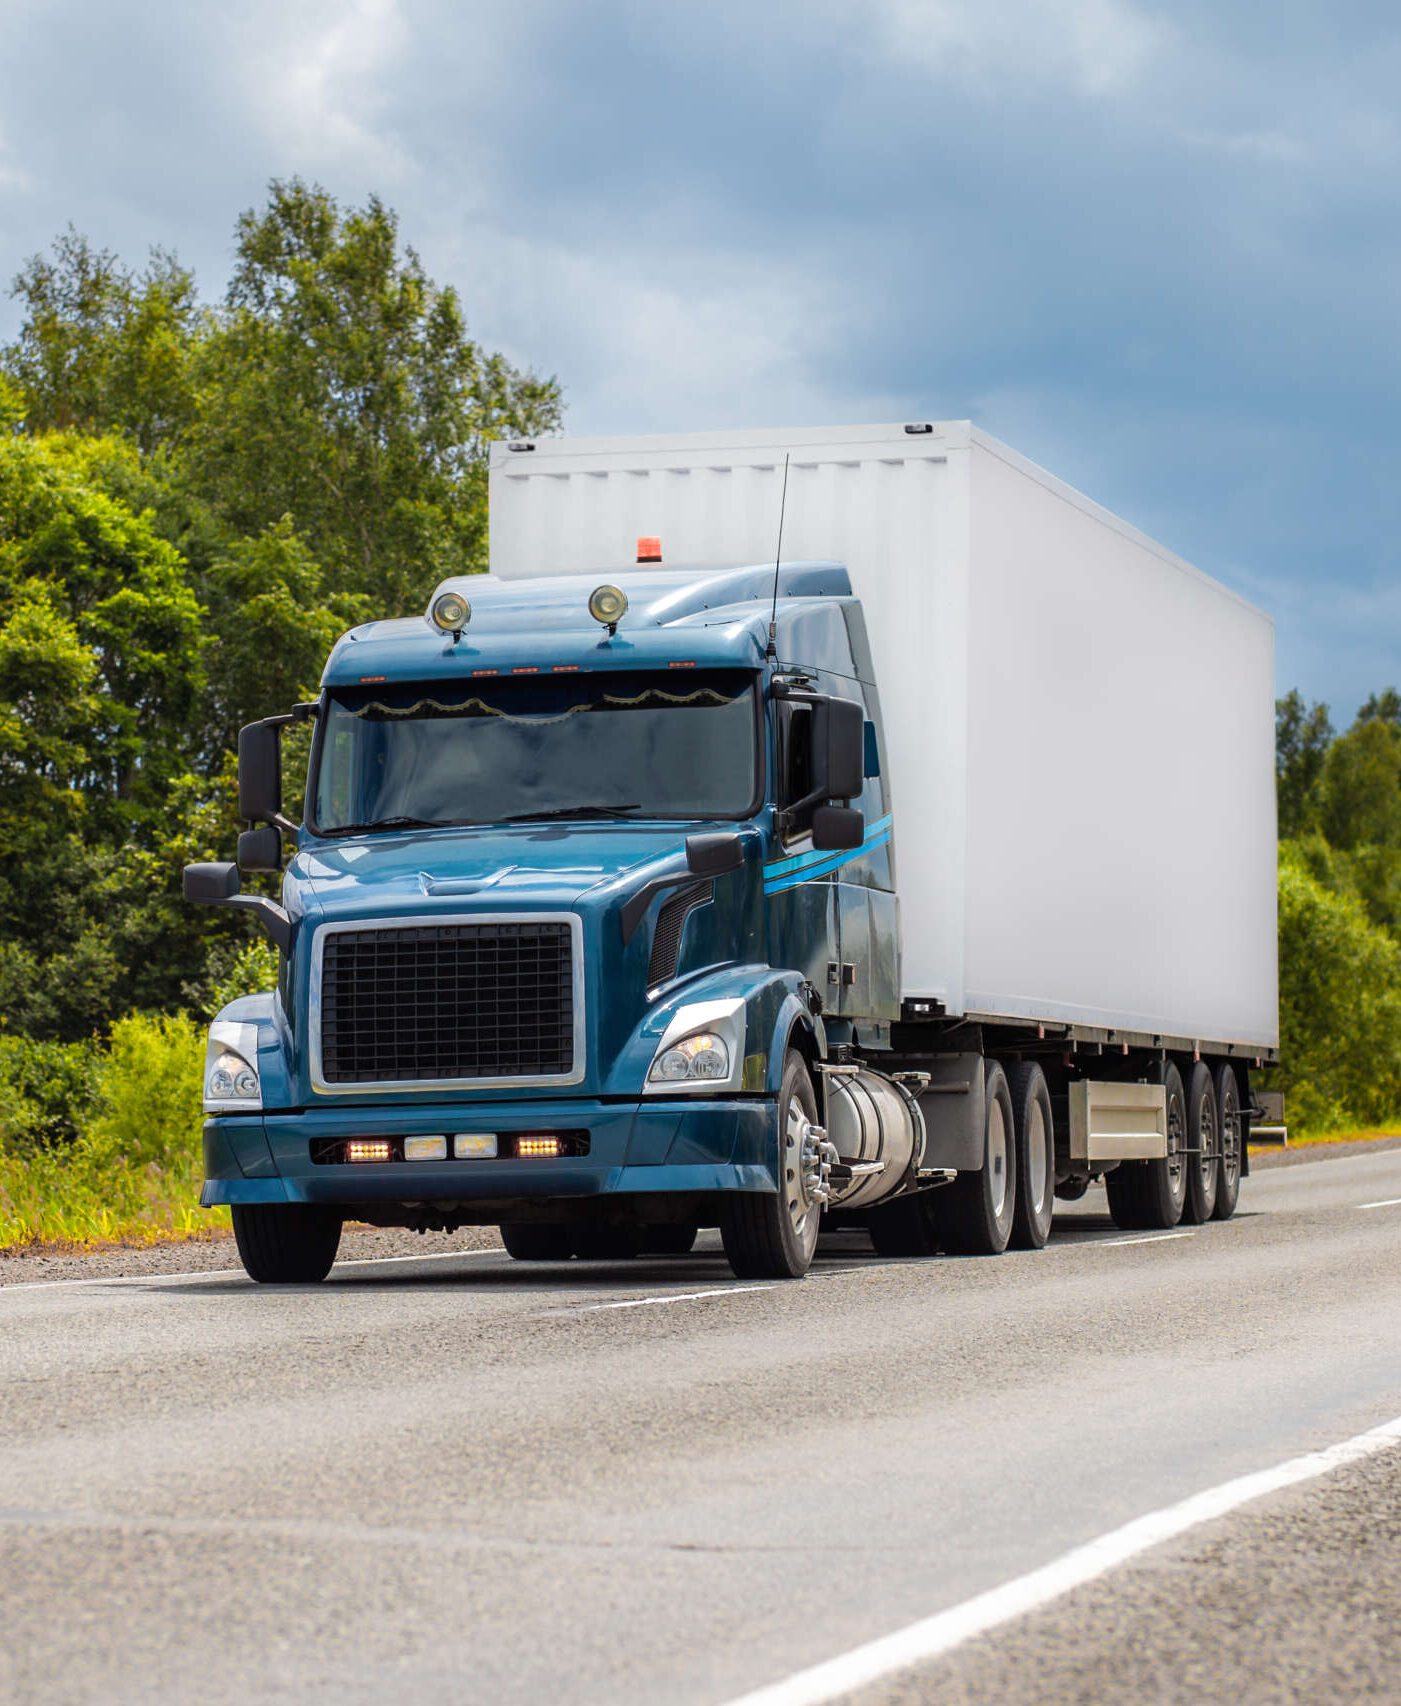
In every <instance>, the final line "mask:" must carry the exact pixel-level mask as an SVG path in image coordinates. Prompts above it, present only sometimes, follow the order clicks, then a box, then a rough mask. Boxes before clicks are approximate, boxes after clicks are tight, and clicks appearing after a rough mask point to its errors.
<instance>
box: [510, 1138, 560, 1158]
mask: <svg viewBox="0 0 1401 1706" xmlns="http://www.w3.org/2000/svg"><path fill="white" fill-rule="evenodd" d="M516 1154H517V1155H520V1156H522V1157H524V1156H527V1155H541V1156H551V1155H558V1154H559V1139H558V1138H557V1137H521V1138H517V1139H516Z"/></svg>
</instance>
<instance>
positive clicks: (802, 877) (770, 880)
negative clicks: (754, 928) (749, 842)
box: [764, 817, 890, 894]
mask: <svg viewBox="0 0 1401 1706" xmlns="http://www.w3.org/2000/svg"><path fill="white" fill-rule="evenodd" d="M889 823H890V819H889V818H888V817H885V818H882V819H881V820H880V823H879V824H875V825H873V826H872V832H871V833H870V834H869V835H868V836H867V838H866V839H865V840H864V841H863V842H862V843H861V845H860V846H859V847H852V848H848V849H847V850H846V851H844V852H840V853H801V854H798V855H797V857H796V858H795V859H782V860H778V861H777V862H776V863H775V864H773V865H765V867H764V893H765V894H781V893H782V892H783V890H784V889H791V888H796V887H797V885H798V884H799V883H806V882H811V881H812V880H813V879H814V878H815V877H827V876H830V875H831V874H832V872H833V871H839V870H840V869H841V868H842V866H843V865H849V864H850V863H851V862H852V860H853V859H863V858H865V856H866V854H868V853H874V852H875V850H876V849H877V848H878V847H884V846H885V845H886V843H887V842H888V841H889V840H890V830H889V828H888V827H885V826H888V825H889ZM795 865H796V866H800V868H798V869H792V868H791V867H793V866H795ZM780 867H782V868H781V869H780Z"/></svg>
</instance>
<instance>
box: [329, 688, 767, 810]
mask: <svg viewBox="0 0 1401 1706" xmlns="http://www.w3.org/2000/svg"><path fill="white" fill-rule="evenodd" d="M757 729H758V725H757V719H756V716H755V709H754V677H753V676H752V675H749V674H747V673H745V672H744V671H741V670H694V671H692V670H687V671H686V672H685V673H684V674H682V673H681V672H680V671H677V672H675V673H668V674H667V675H665V676H656V675H650V674H649V675H644V674H642V673H641V672H638V673H636V674H621V673H619V674H607V675H604V674H593V673H583V672H580V673H578V674H569V675H562V674H557V675H548V676H545V675H530V676H515V677H509V678H507V679H505V680H480V679H479V680H473V681H470V682H465V681H464V682H441V683H439V682H434V683H429V684H415V685H411V686H372V687H354V688H337V689H333V690H332V692H331V694H330V697H329V702H328V705H327V708H326V712H325V715H324V717H323V719H322V728H321V731H320V756H319V759H318V762H317V772H316V782H315V790H314V798H313V805H314V811H315V816H314V825H313V827H314V828H315V830H316V831H317V832H319V833H320V834H323V835H327V834H332V835H333V834H342V835H345V834H350V833H352V832H354V831H355V830H370V829H391V828H395V829H397V828H408V827H412V826H415V825H438V824H449V823H502V822H507V821H509V820H511V819H519V818H532V817H535V818H544V817H558V818H566V817H571V816H580V817H600V818H604V817H614V816H617V817H666V818H735V817H745V816H747V815H748V814H749V813H750V812H751V811H752V810H753V808H754V803H755V795H756V793H757V791H758V772H757V752H758V738H757Z"/></svg>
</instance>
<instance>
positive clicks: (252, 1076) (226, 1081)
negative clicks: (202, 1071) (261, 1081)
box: [206, 1049, 258, 1102]
mask: <svg viewBox="0 0 1401 1706" xmlns="http://www.w3.org/2000/svg"><path fill="white" fill-rule="evenodd" d="M206 1094H207V1095H208V1097H209V1099H210V1101H211V1102H227V1101H228V1100H229V1099H230V1098H231V1097H237V1098H238V1100H240V1101H243V1102H246V1101H248V1100H249V1099H250V1098H251V1097H253V1096H256V1095H257V1094H258V1074H257V1073H256V1072H255V1071H254V1070H253V1068H252V1067H251V1066H250V1065H249V1064H248V1062H247V1061H246V1060H240V1059H239V1057H238V1056H237V1055H236V1054H230V1053H229V1051H228V1050H227V1049H225V1050H224V1052H223V1054H221V1055H220V1056H219V1057H218V1059H217V1060H216V1061H215V1062H214V1064H213V1066H212V1067H210V1069H209V1083H208V1085H207V1086H206Z"/></svg>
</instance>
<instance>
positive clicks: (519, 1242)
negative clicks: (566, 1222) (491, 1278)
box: [501, 1220, 574, 1262]
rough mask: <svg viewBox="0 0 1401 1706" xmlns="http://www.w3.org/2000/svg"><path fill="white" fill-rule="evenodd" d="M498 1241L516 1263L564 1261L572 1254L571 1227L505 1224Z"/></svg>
mask: <svg viewBox="0 0 1401 1706" xmlns="http://www.w3.org/2000/svg"><path fill="white" fill-rule="evenodd" d="M501 1242H502V1243H503V1244H504V1245H505V1246H506V1254H507V1255H508V1256H510V1257H512V1258H513V1259H514V1260H516V1261H517V1262H567V1261H568V1260H569V1258H570V1257H571V1256H572V1255H573V1254H574V1228H573V1227H572V1226H561V1225H557V1224H556V1223H555V1222H553V1221H549V1220H516V1221H507V1222H505V1223H504V1224H503V1225H502V1227H501Z"/></svg>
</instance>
